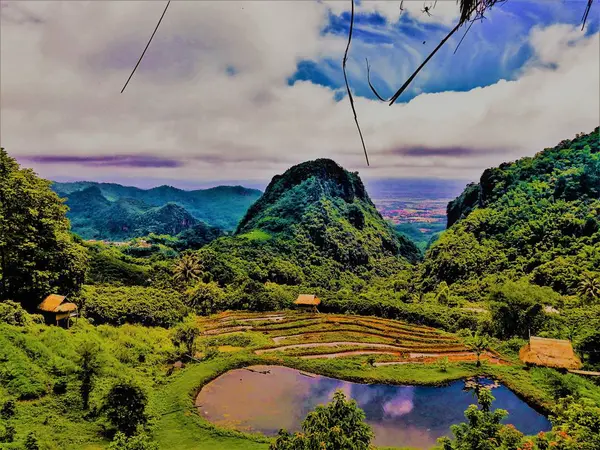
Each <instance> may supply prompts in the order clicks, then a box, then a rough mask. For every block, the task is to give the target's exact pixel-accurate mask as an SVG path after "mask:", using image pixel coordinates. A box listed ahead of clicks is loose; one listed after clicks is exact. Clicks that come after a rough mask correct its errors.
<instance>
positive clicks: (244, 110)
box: [0, 1, 600, 181]
mask: <svg viewBox="0 0 600 450" xmlns="http://www.w3.org/2000/svg"><path fill="white" fill-rule="evenodd" d="M332 3H335V4H337V3H339V2H332ZM344 3H346V2H344ZM370 3H371V2H366V3H365V8H367V7H372V8H375V5H374V4H373V5H370ZM405 3H408V2H405ZM442 3H444V4H445V3H446V2H438V6H437V7H436V10H437V9H438V8H440V6H441V5H440V4H442ZM448 3H449V2H448ZM5 4H6V3H3V5H5ZM369 5H370V6H369ZM421 6H422V5H421ZM163 7H164V4H163V3H160V2H97V1H93V2H85V3H81V2H70V1H68V2H54V1H53V2H49V3H42V2H35V3H34V2H31V3H25V2H11V3H8V7H3V8H2V13H1V14H2V36H1V37H2V39H1V51H2V64H1V69H0V70H1V72H0V75H1V81H0V82H1V89H2V98H1V100H0V101H1V105H0V106H1V123H0V135H1V143H2V146H4V147H6V149H7V150H8V152H9V153H10V154H11V155H14V156H16V157H21V158H23V157H27V156H31V155H40V154H47V155H75V156H80V157H85V156H87V155H91V156H102V155H104V156H110V155H115V154H127V155H153V156H160V157H163V158H169V159H177V160H182V161H185V163H186V164H185V166H184V167H178V168H171V167H163V168H124V167H121V168H118V167H117V168H114V167H81V166H77V165H71V164H62V165H60V164H55V165H49V164H45V165H41V164H32V165H33V166H34V167H35V168H36V169H37V170H39V171H40V173H41V174H42V175H44V176H47V177H57V176H68V177H80V178H102V179H106V180H110V179H114V178H117V177H118V178H120V179H122V178H123V177H136V178H139V177H147V178H156V179H175V180H176V179H179V180H182V181H183V180H198V181H200V180H202V181H204V180H223V179H243V180H249V179H267V178H270V177H271V176H272V175H274V174H275V173H281V172H282V171H283V170H285V169H286V168H287V167H289V166H290V165H292V164H295V163H298V162H301V161H305V160H307V159H313V158H318V157H329V158H333V159H335V160H336V161H338V162H339V163H340V164H342V165H344V166H345V167H347V168H348V169H351V170H359V171H360V173H361V174H362V175H366V176H370V177H375V176H386V177H388V176H397V177H402V176H440V177H449V178H465V177H466V178H471V179H475V178H477V177H478V176H479V174H480V173H481V171H482V170H483V169H484V168H486V167H489V166H492V165H497V164H499V163H500V162H502V161H506V160H513V159H516V158H518V157H521V156H524V155H532V154H534V153H535V152H537V151H539V150H541V149H542V148H543V147H545V146H551V145H554V144H556V143H557V142H559V141H560V140H562V139H565V138H569V137H572V136H573V135H574V134H575V133H577V132H580V131H590V130H591V129H593V128H594V127H595V126H597V125H598V123H599V121H600V117H599V114H600V113H599V111H600V105H599V100H598V99H599V98H600V92H599V87H598V65H599V56H598V45H599V42H598V40H599V35H598V34H595V35H594V36H592V37H589V38H585V37H584V36H583V34H582V33H581V32H579V31H577V30H576V29H574V28H572V27H568V26H552V27H549V28H546V29H543V30H542V29H536V30H535V31H534V32H533V33H532V34H531V37H530V43H531V44H532V45H533V47H534V48H535V51H536V55H537V58H536V59H535V60H534V61H532V62H531V63H530V64H528V65H527V66H526V68H524V70H523V72H522V73H521V75H520V77H519V78H518V79H517V80H516V81H500V82H498V83H496V84H494V85H491V86H488V87H485V88H478V89H474V90H472V91H469V92H443V93H438V94H422V95H420V96H418V97H416V98H415V99H414V100H412V101H411V102H409V103H407V104H404V105H395V106H394V107H388V106H387V105H386V104H381V103H378V102H374V101H370V100H367V99H364V98H358V99H357V101H356V106H357V110H358V113H359V118H360V121H361V124H362V127H363V132H364V135H365V139H366V142H367V146H368V148H369V151H370V159H371V162H372V166H371V167H370V168H366V167H365V163H364V156H363V153H362V148H361V146H360V141H359V138H358V134H357V131H356V129H355V126H354V122H353V119H352V113H351V110H350V107H349V104H348V102H347V100H344V101H342V102H339V103H336V102H335V101H334V100H333V91H331V90H330V89H328V88H325V87H322V86H317V85H313V84H311V83H309V82H299V83H296V84H295V85H294V86H288V85H287V82H286V80H287V78H288V77H289V76H290V75H292V74H293V73H294V71H295V68H296V64H297V62H298V61H299V60H301V59H305V58H310V59H319V58H321V57H323V56H332V57H335V58H338V59H339V60H340V61H341V57H342V54H343V49H344V44H345V42H344V39H341V38H332V37H323V36H321V35H320V30H321V29H322V27H323V26H324V24H325V23H326V22H325V21H326V20H327V8H328V7H329V6H328V5H325V4H321V3H311V2H297V1H296V2H294V1H290V2H281V1H277V2H247V1H242V2H232V1H227V2H208V1H203V2H173V3H172V4H171V6H170V8H169V11H168V12H167V15H166V16H165V19H164V21H163V23H162V25H161V28H160V29H159V31H158V33H157V35H156V36H155V39H154V41H153V42H152V45H151V46H150V49H149V50H148V53H147V55H146V57H145V60H144V62H143V63H142V65H141V66H140V69H138V72H137V73H136V74H135V75H134V77H133V78H132V81H131V82H130V85H129V86H128V87H127V90H126V91H125V93H124V94H120V93H119V92H120V90H121V87H122V86H123V83H124V82H125V80H126V79H127V77H128V75H129V72H130V71H131V68H132V66H133V65H134V63H135V61H136V60H137V58H138V57H139V54H140V52H141V50H142V49H143V46H144V45H145V44H146V41H147V39H148V37H149V34H150V33H151V31H152V30H153V28H154V25H155V23H156V20H157V19H158V17H159V16H160V14H161V12H162V9H163ZM382 7H383V6H382ZM242 8H243V9H242ZM389 14H391V12H390V13H389ZM40 20H41V21H42V23H36V22H39V21H40ZM550 63H551V64H554V65H555V68H552V67H550V66H549V65H550ZM228 66H232V67H234V68H235V69H236V70H237V71H238V74H237V75H235V76H229V75H227V73H226V69H227V67H228ZM411 148H412V149H414V148H422V149H423V150H422V153H419V152H416V151H414V150H412V151H411V150H410V149H411ZM440 148H442V149H447V151H446V152H445V153H440V151H439V149H440ZM436 149H437V150H436Z"/></svg>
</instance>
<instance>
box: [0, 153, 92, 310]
mask: <svg viewBox="0 0 600 450" xmlns="http://www.w3.org/2000/svg"><path fill="white" fill-rule="evenodd" d="M66 211H67V207H66V206H65V205H64V204H63V200H61V199H60V198H59V197H58V195H56V194H55V193H54V192H53V191H52V190H51V189H50V182H49V181H47V180H43V179H41V178H39V177H38V176H37V175H36V174H35V173H34V172H33V171H32V170H31V169H21V168H20V167H19V165H18V164H17V162H16V161H15V160H14V159H13V158H11V157H10V156H8V154H7V153H6V151H5V150H4V149H3V148H0V299H8V298H10V299H13V300H16V301H18V302H21V303H22V304H24V306H26V307H27V308H28V309H30V310H31V309H33V308H34V307H35V306H37V304H39V303H40V301H41V299H42V297H43V296H45V295H47V294H50V293H52V292H60V293H61V294H63V295H65V294H72V293H75V292H77V291H78V290H79V288H80V286H81V284H82V283H83V279H84V274H85V270H86V265H87V254H86V251H85V249H84V248H83V247H82V246H81V245H79V244H76V243H75V242H74V241H73V238H72V236H71V234H70V225H69V221H68V220H67V218H66V216H65V213H66Z"/></svg>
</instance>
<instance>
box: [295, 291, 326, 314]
mask: <svg viewBox="0 0 600 450" xmlns="http://www.w3.org/2000/svg"><path fill="white" fill-rule="evenodd" d="M294 304H295V305H298V306H300V307H307V308H310V309H313V310H314V311H315V312H316V311H317V306H318V305H320V304H321V299H320V298H319V297H317V296H316V295H310V294H300V295H299V296H298V298H297V299H296V301H295V302H294Z"/></svg>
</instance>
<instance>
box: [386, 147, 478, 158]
mask: <svg viewBox="0 0 600 450" xmlns="http://www.w3.org/2000/svg"><path fill="white" fill-rule="evenodd" d="M386 153H387V154H390V155H397V156H415V157H419V156H423V157H430V156H454V157H458V158H460V157H469V156H474V155H477V154H481V150H478V149H475V148H469V147H409V148H394V149H391V150H388V151H387V152H386Z"/></svg>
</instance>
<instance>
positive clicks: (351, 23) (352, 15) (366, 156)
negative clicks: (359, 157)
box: [342, 0, 369, 166]
mask: <svg viewBox="0 0 600 450" xmlns="http://www.w3.org/2000/svg"><path fill="white" fill-rule="evenodd" d="M351 2H352V12H351V14H350V31H349V32H348V45H346V51H345V52H344V60H343V61H342V70H343V71H344V81H345V82H346V90H347V91H348V98H349V99H350V106H351V107H352V112H353V113H354V122H356V128H357V129H358V134H359V135H360V141H361V142H362V146H363V151H364V152H365V158H366V160H367V166H368V165H369V156H368V155H367V147H366V145H365V140H364V138H363V135H362V131H361V129H360V125H359V124H358V117H357V116H356V108H355V107H354V98H353V97H352V92H351V91H350V85H349V84H348V75H347V74H346V61H347V60H348V50H350V43H351V42H352V31H353V28H354V0H351Z"/></svg>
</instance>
